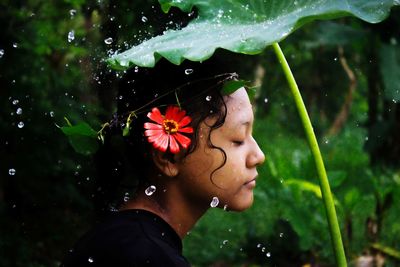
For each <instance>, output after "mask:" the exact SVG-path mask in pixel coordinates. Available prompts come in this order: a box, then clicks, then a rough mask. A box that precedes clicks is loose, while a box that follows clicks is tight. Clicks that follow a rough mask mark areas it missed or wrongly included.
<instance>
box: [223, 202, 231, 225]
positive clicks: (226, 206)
mask: <svg viewBox="0 0 400 267" xmlns="http://www.w3.org/2000/svg"><path fill="white" fill-rule="evenodd" d="M227 209H228V205H226V204H225V205H224V210H227ZM229 230H230V229H229Z"/></svg>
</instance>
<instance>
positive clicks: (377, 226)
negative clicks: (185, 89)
mask: <svg viewBox="0 0 400 267" xmlns="http://www.w3.org/2000/svg"><path fill="white" fill-rule="evenodd" d="M0 10H2V12H1V13H0V23H1V24H0V25H1V26H2V34H1V35H0V55H1V56H0V88H1V90H0V95H1V97H0V105H1V109H0V132H1V134H0V266H57V265H58V264H59V263H60V261H61V259H62V257H63V255H64V254H65V253H66V252H67V251H68V249H69V248H70V247H71V246H72V244H73V243H74V241H76V239H77V238H78V237H79V236H80V235H81V234H82V233H83V232H85V231H86V230H87V229H88V228H89V227H90V225H92V224H93V223H94V222H95V221H96V220H98V218H99V210H98V203H97V196H98V194H99V192H100V191H101V190H99V184H98V181H96V179H95V167H94V164H93V160H92V159H91V158H90V157H86V156H83V155H80V154H77V153H76V152H75V151H74V150H73V148H72V146H71V145H70V144H69V143H68V139H67V138H66V137H65V136H64V135H63V133H62V131H61V130H60V129H58V127H59V126H63V125H65V124H66V123H65V121H64V116H67V117H68V119H69V120H70V121H71V122H78V121H82V120H84V121H87V122H89V123H90V124H91V126H92V127H93V128H95V129H99V128H100V125H101V122H104V121H106V120H108V119H109V118H110V117H111V114H112V112H113V110H114V108H115V107H114V102H115V101H114V99H115V97H116V92H115V81H116V80H117V79H118V76H119V75H120V74H119V73H115V72H111V71H109V70H108V69H107V68H106V67H105V66H104V64H103V62H102V61H103V59H104V58H107V57H108V56H109V55H110V54H112V53H113V52H114V51H116V50H117V49H121V50H125V49H126V48H128V47H130V46H131V45H133V44H137V43H139V42H140V41H141V40H144V39H146V38H149V37H150V36H152V35H154V34H159V33H161V32H162V30H163V29H164V27H162V26H166V27H168V28H179V27H181V25H182V24H176V21H178V19H180V18H182V17H185V16H186V15H183V14H182V13H180V12H179V11H177V10H175V12H173V13H172V14H170V15H163V14H162V12H161V11H160V10H159V5H158V3H157V2H155V1H113V0H101V1H100V0H99V1H96V2H94V1H85V0H64V1H11V0H1V1H0ZM399 18H400V10H399V9H398V8H397V9H394V10H392V12H391V15H390V17H389V18H388V19H387V20H386V21H384V22H383V23H380V24H377V25H370V24H366V23H363V22H361V21H358V20H355V19H341V20H335V21H330V22H317V23H313V24H311V25H308V26H306V27H304V28H302V29H301V30H299V31H298V32H295V33H294V34H292V35H290V36H289V37H288V38H287V39H286V40H284V41H283V42H282V45H281V46H282V48H283V50H284V52H285V54H286V56H287V57H288V60H289V63H290V64H291V67H292V70H293V71H294V74H295V76H296V79H297V81H298V83H299V86H300V89H301V90H302V93H303V96H304V98H305V102H306V106H307V107H308V109H309V112H310V115H311V118H312V121H313V125H314V130H315V131H316V133H317V136H318V137H319V142H320V144H321V149H322V153H323V156H324V159H325V161H326V167H327V170H328V176H329V178H330V181H331V186H332V191H333V193H334V195H335V199H336V203H337V205H336V208H337V211H338V215H339V222H340V225H341V227H342V235H343V239H344V243H345V249H346V253H347V256H348V260H349V261H350V262H352V263H353V264H354V265H355V264H356V262H357V261H358V260H359V259H360V256H361V255H363V254H364V255H367V256H369V257H372V258H374V259H375V260H376V259H377V258H378V256H377V255H380V256H381V257H383V258H384V260H385V263H386V266H397V265H398V264H399V258H400V256H399V250H400V243H399V241H398V240H399V239H400V223H399V222H398V217H399V216H400V200H399V198H400V189H399V186H400V164H399V156H400V138H399V137H398V135H399V134H398V133H399V132H400V104H399V101H400V93H399V90H400V81H399V77H400V76H399V75H398V73H399V70H400V47H399V44H398V42H399V41H400V40H399V36H400V34H399V29H400V20H399ZM186 19H190V18H186ZM72 31H73V32H74V39H73V40H71V42H69V41H68V34H69V33H70V32H72ZM107 38H112V43H111V44H106V43H105V42H104V40H106V39H107ZM339 51H343V53H342V52H339ZM226 55H227V57H229V53H226ZM343 59H346V61H347V64H348V66H349V68H350V70H351V71H352V72H353V73H354V75H355V81H356V85H355V87H354V88H353V90H351V88H352V87H351V83H350V81H349V76H348V75H347V74H346V72H345V70H344V68H343V66H342V64H341V62H342V61H341V60H343ZM257 67H258V68H259V69H260V68H261V69H263V70H264V72H265V75H259V76H258V79H259V81H261V82H262V87H261V88H260V90H259V92H258V96H257V99H256V103H255V105H256V109H257V113H256V115H257V116H256V124H255V129H254V135H255V137H256V139H257V140H258V142H259V143H260V145H261V147H262V149H263V151H265V154H266V155H267V161H266V163H265V164H264V165H263V166H262V167H261V168H260V177H259V180H258V181H259V183H258V186H257V188H256V190H255V204H254V205H253V207H252V208H250V209H249V210H248V211H246V212H243V213H240V214H237V213H227V212H224V211H221V210H214V209H213V210H211V211H210V212H209V213H208V214H206V215H205V217H204V218H203V219H202V220H201V221H200V222H199V223H198V225H197V226H196V227H195V229H193V231H191V233H190V234H189V236H188V237H187V238H186V239H185V241H184V242H185V250H184V253H185V255H186V256H187V257H188V258H189V260H190V261H191V262H192V263H193V264H194V265H195V266H211V265H213V264H214V266H216V264H221V265H222V264H225V265H226V266H241V265H246V264H247V265H252V266H300V265H302V264H306V263H310V264H320V265H326V266H332V265H333V257H332V252H331V247H330V240H329V234H328V231H327V226H326V221H325V214H324V209H323V205H322V202H321V200H320V197H319V195H318V190H317V177H316V174H315V171H314V166H313V162H312V159H311V158H310V153H309V151H308V147H307V144H306V141H305V138H304V136H303V132H302V127H301V126H300V122H299V120H298V118H297V114H296V110H295V108H294V106H293V103H292V101H291V97H290V92H289V90H288V88H287V85H286V81H285V79H284V77H283V73H282V71H281V69H280V66H279V65H278V63H277V62H276V59H275V56H274V55H273V53H272V52H271V51H269V50H266V51H265V52H264V53H263V54H261V55H259V56H254V57H252V59H251V61H248V62H247V61H246V62H243V64H241V65H240V66H238V70H241V71H242V72H244V76H245V77H249V78H253V76H254V70H255V69H256V68H257ZM349 95H351V98H350V100H346V96H349ZM347 99H348V98H347ZM344 103H347V104H351V105H348V108H349V109H348V110H349V112H348V114H347V116H346V117H345V121H344V123H343V125H341V126H340V127H333V125H334V121H335V119H336V118H337V117H338V114H339V113H340V111H341V110H343V109H344V107H343V105H344ZM18 108H20V109H21V110H22V113H21V112H20V111H18V112H17V109H18ZM19 113H20V114H19ZM20 122H23V127H22V128H20V127H19V126H18V125H22V124H21V123H20ZM333 128H334V133H332V131H331V130H332V129H333ZM12 169H14V170H15V174H14V175H11V174H12V173H13V172H12ZM10 170H11V171H10ZM10 173H11V174H10ZM111 208H112V207H110V209H111ZM221 265H219V266H221Z"/></svg>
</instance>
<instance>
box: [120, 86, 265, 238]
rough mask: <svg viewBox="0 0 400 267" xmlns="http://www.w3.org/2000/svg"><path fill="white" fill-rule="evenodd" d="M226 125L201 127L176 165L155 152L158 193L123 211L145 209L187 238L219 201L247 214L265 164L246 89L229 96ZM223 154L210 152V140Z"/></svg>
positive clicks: (208, 121) (135, 201)
mask: <svg viewBox="0 0 400 267" xmlns="http://www.w3.org/2000/svg"><path fill="white" fill-rule="evenodd" d="M224 98H225V103H226V107H227V115H226V118H225V123H224V124H223V125H222V126H221V127H220V128H217V129H214V130H212V131H211V132H210V127H209V126H208V125H213V123H214V122H215V120H216V119H215V118H209V119H206V120H205V121H204V122H202V123H201V124H200V127H199V134H198V136H199V140H198V143H197V147H196V149H195V151H194V152H193V153H191V154H189V155H188V156H186V157H184V152H182V153H180V154H177V155H175V158H174V161H170V160H168V159H166V158H165V156H164V153H162V152H160V151H157V150H154V151H153V152H152V153H153V161H154V164H155V166H156V167H157V169H156V170H157V171H156V172H155V173H154V175H153V176H152V177H149V181H150V183H151V184H152V185H155V186H156V188H157V191H156V192H155V193H154V194H152V195H151V196H148V195H146V194H145V193H144V191H145V190H144V188H143V190H139V191H138V193H137V195H136V196H135V197H134V198H133V199H132V200H130V201H128V202H127V203H125V205H124V206H123V207H122V208H121V209H145V210H148V211H151V212H153V213H155V214H157V215H159V216H160V217H161V218H163V219H164V220H165V221H166V222H167V223H168V224H170V225H171V227H172V228H173V229H174V230H175V231H176V232H177V233H178V235H179V236H180V237H181V238H184V237H185V236H186V234H187V232H188V231H190V229H191V228H192V227H193V226H194V225H195V223H196V222H197V221H198V220H199V219H200V217H201V216H202V215H203V214H204V213H205V212H206V211H207V210H208V209H209V208H210V203H211V201H212V199H213V198H214V197H217V198H218V200H219V205H218V207H220V208H226V209H228V210H233V211H242V210H245V209H247V208H249V207H250V206H251V204H252V203H253V190H254V187H255V185H256V179H257V174H258V173H257V168H256V167H257V166H258V165H260V164H262V163H263V162H264V160H265V156H264V154H263V152H262V151H261V150H260V148H259V146H258V144H257V142H256V141H255V140H254V138H253V136H252V127H253V122H254V115H253V109H252V106H251V103H250V100H249V97H248V95H247V92H246V90H245V89H244V88H241V89H238V90H237V91H236V92H234V93H233V94H231V95H229V96H225V97H224ZM209 136H210V140H211V142H212V144H213V145H214V146H216V147H219V148H220V149H222V150H223V151H225V153H226V162H225V164H223V163H224V154H223V153H222V152H221V150H220V149H215V148H210V147H209V145H208V143H207V141H208V137H209Z"/></svg>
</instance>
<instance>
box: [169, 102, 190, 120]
mask: <svg viewBox="0 0 400 267" xmlns="http://www.w3.org/2000/svg"><path fill="white" fill-rule="evenodd" d="M185 114H186V111H184V110H180V109H179V107H177V106H168V108H167V110H166V111H165V118H166V119H167V120H174V121H176V122H179V121H180V120H181V119H182V118H183V117H184V116H185Z"/></svg>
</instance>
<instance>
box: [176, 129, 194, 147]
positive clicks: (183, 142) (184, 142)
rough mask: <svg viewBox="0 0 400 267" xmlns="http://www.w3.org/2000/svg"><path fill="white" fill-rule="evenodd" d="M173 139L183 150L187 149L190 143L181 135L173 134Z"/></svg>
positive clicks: (187, 138)
mask: <svg viewBox="0 0 400 267" xmlns="http://www.w3.org/2000/svg"><path fill="white" fill-rule="evenodd" d="M174 137H175V139H176V140H177V141H178V142H179V143H180V144H181V146H182V147H183V148H188V147H189V145H190V142H191V140H190V138H189V137H186V136H184V135H182V134H180V133H175V134H174Z"/></svg>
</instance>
